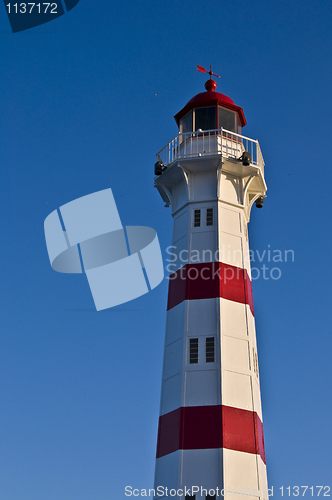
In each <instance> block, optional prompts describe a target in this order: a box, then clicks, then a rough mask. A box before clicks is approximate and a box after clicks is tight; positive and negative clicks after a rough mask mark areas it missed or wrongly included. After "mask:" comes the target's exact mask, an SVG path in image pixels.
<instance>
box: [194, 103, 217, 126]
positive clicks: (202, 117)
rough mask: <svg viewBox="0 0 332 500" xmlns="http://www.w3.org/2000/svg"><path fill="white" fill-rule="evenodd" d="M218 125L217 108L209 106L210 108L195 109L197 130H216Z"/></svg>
mask: <svg viewBox="0 0 332 500" xmlns="http://www.w3.org/2000/svg"><path fill="white" fill-rule="evenodd" d="M216 128H217V125H216V108H215V106H209V107H208V108H196V109H195V130H199V129H201V130H215V129H216Z"/></svg>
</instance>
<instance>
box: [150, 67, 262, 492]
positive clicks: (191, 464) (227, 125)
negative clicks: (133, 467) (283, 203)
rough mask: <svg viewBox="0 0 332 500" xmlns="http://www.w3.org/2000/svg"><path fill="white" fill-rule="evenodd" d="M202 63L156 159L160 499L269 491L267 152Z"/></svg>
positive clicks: (157, 488) (157, 477)
mask: <svg viewBox="0 0 332 500" xmlns="http://www.w3.org/2000/svg"><path fill="white" fill-rule="evenodd" d="M198 70H199V71H201V72H206V73H209V74H210V79H209V80H208V81H207V82H206V83H205V89H206V91H205V92H201V93H199V94H197V95H196V96H194V97H193V98H192V99H190V101H189V102H188V103H187V104H186V105H185V106H184V107H183V108H182V109H181V110H180V111H179V112H178V113H177V114H176V115H175V120H176V123H177V125H178V127H179V134H178V135H177V136H176V137H175V138H174V139H172V140H171V141H170V142H169V143H168V144H167V145H166V146H165V147H164V148H163V149H162V150H161V151H159V153H158V154H157V163H156V165H155V174H156V176H155V186H156V188H157V189H158V191H159V193H160V195H161V197H162V199H163V201H164V202H165V205H166V206H170V207H171V211H172V217H173V221H174V224H173V237H172V245H170V247H168V249H167V253H168V268H169V271H170V276H169V291H168V302H167V320H166V335H165V348H164V361H163V371H162V387H161V402H160V417H159V426H158V438H157V453H156V469H155V485H154V491H155V493H154V498H155V499H157V498H158V499H159V498H169V497H170V496H171V497H173V498H179V499H181V500H188V499H192V498H193V499H195V500H208V499H217V498H219V497H220V498H222V497H223V496H224V497H227V496H228V497H229V498H233V497H234V496H242V497H245V498H247V499H250V500H258V499H261V500H263V499H266V500H267V498H268V492H267V475H266V463H265V450H264V437H263V419H262V408H261V394H260V380H259V370H258V357H257V344H256V331H255V316H254V305H253V296H252V284H251V270H250V259H249V243H248V231H247V226H248V222H249V218H250V212H251V209H252V207H253V205H254V204H255V205H256V206H257V207H258V208H261V207H262V205H263V201H264V197H265V193H266V189H267V188H266V183H265V179H264V161H263V157H262V154H261V150H260V147H259V143H258V141H257V140H253V139H250V138H248V137H246V136H244V135H243V133H242V129H243V127H244V126H245V125H246V119H245V116H244V112H243V110H242V108H241V107H239V106H237V105H236V104H235V103H234V101H233V100H232V99H231V98H229V97H227V96H226V95H224V94H221V93H219V92H218V91H217V90H216V88H217V84H216V82H215V80H213V79H212V76H218V75H214V74H213V73H212V69H211V68H210V71H206V70H205V69H204V68H202V67H201V66H199V67H198Z"/></svg>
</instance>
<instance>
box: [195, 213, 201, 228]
mask: <svg viewBox="0 0 332 500" xmlns="http://www.w3.org/2000/svg"><path fill="white" fill-rule="evenodd" d="M200 225H201V211H200V210H194V227H200Z"/></svg>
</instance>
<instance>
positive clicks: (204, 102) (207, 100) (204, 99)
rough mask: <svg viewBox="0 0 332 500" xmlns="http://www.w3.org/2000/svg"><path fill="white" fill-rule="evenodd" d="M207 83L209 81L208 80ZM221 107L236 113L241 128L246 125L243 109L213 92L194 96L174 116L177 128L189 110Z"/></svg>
mask: <svg viewBox="0 0 332 500" xmlns="http://www.w3.org/2000/svg"><path fill="white" fill-rule="evenodd" d="M208 81H209V80H208ZM217 105H219V106H222V107H223V108H227V109H231V110H232V111H236V112H237V114H238V117H239V119H240V122H241V125H242V127H244V126H245V125H246V123H247V122H246V119H245V116H244V113H243V109H242V108H240V107H239V106H237V105H236V104H235V102H234V101H232V99H231V98H230V97H227V95H225V94H220V92H215V91H213V90H210V91H206V92H201V93H200V94H197V95H195V96H194V97H193V98H192V99H190V101H189V102H188V103H187V104H186V105H185V107H184V108H182V109H181V111H179V112H178V113H177V114H176V115H175V116H174V118H175V120H176V123H177V124H178V126H179V123H180V120H181V118H183V117H184V116H185V115H186V114H187V113H188V112H189V111H190V110H191V109H193V108H203V107H205V106H217Z"/></svg>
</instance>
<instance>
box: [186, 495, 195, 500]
mask: <svg viewBox="0 0 332 500" xmlns="http://www.w3.org/2000/svg"><path fill="white" fill-rule="evenodd" d="M191 498H193V499H194V500H196V495H186V498H185V500H190V499H191Z"/></svg>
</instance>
